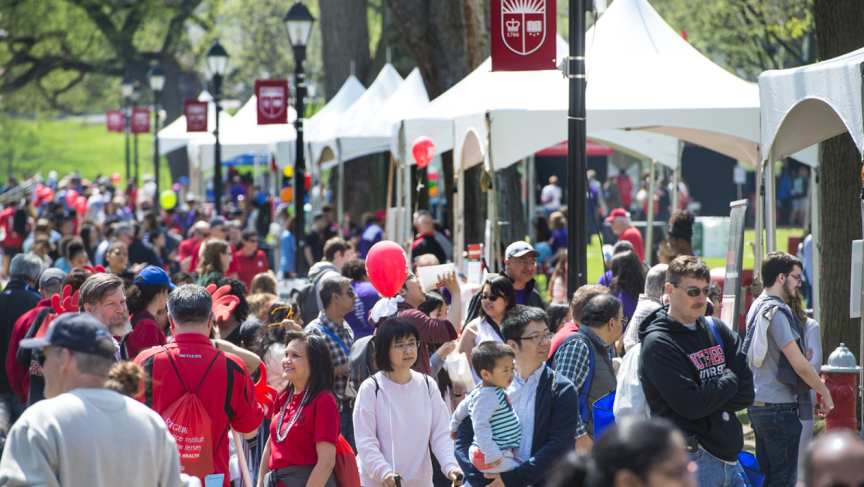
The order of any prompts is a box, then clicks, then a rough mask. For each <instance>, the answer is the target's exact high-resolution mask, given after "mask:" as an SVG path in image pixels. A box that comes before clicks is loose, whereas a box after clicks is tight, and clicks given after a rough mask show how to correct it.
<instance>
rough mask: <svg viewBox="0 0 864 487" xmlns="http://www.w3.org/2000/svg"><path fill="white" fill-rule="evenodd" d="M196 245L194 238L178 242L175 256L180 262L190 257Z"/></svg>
mask: <svg viewBox="0 0 864 487" xmlns="http://www.w3.org/2000/svg"><path fill="white" fill-rule="evenodd" d="M197 243H198V242H196V241H195V237H192V238H187V239H186V240H183V241H182V242H180V246H179V247H177V256H178V257H180V260H183V259H185V258H186V257H192V250H193V249H194V248H195V244H197Z"/></svg>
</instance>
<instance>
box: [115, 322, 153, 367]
mask: <svg viewBox="0 0 864 487" xmlns="http://www.w3.org/2000/svg"><path fill="white" fill-rule="evenodd" d="M146 318H148V316H147V315H145V314H144V313H141V314H140V315H138V316H136V317H135V318H132V323H131V324H132V330H129V333H127V334H125V335H123V338H121V339H120V358H121V359H122V360H123V361H124V362H128V361H129V360H134V359H135V357H130V356H129V347H127V346H126V340H128V339H129V335H131V334H132V331H133V330H135V325H137V324H138V323H139V322H140V321H141V320H144V319H146Z"/></svg>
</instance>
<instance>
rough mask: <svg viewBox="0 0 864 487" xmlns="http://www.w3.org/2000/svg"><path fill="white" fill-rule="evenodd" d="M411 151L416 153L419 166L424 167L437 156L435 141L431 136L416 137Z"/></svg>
mask: <svg viewBox="0 0 864 487" xmlns="http://www.w3.org/2000/svg"><path fill="white" fill-rule="evenodd" d="M411 153H412V154H414V160H415V161H416V162H417V167H419V168H421V169H422V168H424V167H426V166H428V165H429V161H431V160H432V158H433V157H435V143H434V142H432V139H430V138H429V137H426V136H425V135H421V136H420V137H417V138H416V139H414V143H413V144H411Z"/></svg>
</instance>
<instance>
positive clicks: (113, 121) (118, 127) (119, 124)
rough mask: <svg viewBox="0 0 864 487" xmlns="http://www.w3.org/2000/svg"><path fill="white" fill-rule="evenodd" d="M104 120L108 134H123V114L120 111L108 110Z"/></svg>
mask: <svg viewBox="0 0 864 487" xmlns="http://www.w3.org/2000/svg"><path fill="white" fill-rule="evenodd" d="M105 118H106V119H107V121H108V131H109V132H123V125H124V120H123V112H122V111H121V110H108V111H107V112H105Z"/></svg>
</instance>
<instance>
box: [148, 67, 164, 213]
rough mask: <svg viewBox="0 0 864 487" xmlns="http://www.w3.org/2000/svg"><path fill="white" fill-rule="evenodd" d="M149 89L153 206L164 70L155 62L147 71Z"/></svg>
mask: <svg viewBox="0 0 864 487" xmlns="http://www.w3.org/2000/svg"><path fill="white" fill-rule="evenodd" d="M147 79H148V80H149V81H150V90H151V91H152V92H153V173H154V177H155V178H156V198H154V200H155V201H153V206H155V207H157V208H158V207H159V108H160V107H159V97H160V95H162V88H164V87H165V71H163V70H162V68H161V67H160V66H159V63H156V65H155V66H153V67H152V68H150V71H149V72H148V73H147Z"/></svg>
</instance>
